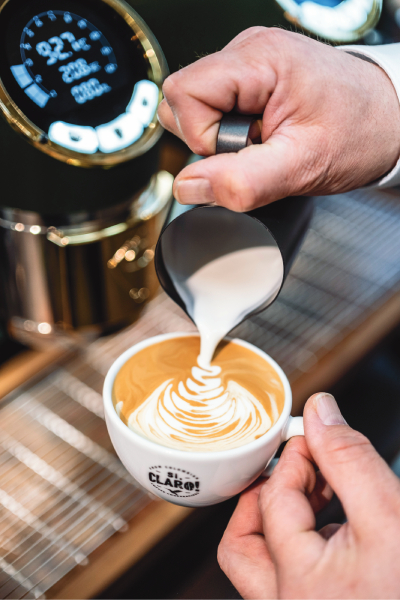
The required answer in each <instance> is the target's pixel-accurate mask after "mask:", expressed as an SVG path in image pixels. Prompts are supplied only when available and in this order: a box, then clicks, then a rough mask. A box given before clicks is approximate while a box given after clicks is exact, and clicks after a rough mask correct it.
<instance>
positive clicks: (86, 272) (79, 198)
mask: <svg viewBox="0 0 400 600" xmlns="http://www.w3.org/2000/svg"><path fill="white" fill-rule="evenodd" d="M166 75H167V64H166V61H165V58H164V55H163V53H162V51H161V48H160V46H159V45H158V42H157V40H156V38H155V37H154V35H153V34H152V33H151V31H150V29H149V28H148V27H147V25H146V24H145V23H144V21H143V20H142V19H141V18H140V16H139V15H138V14H137V13H136V12H135V11H134V10H133V9H132V8H131V7H130V6H129V5H128V4H126V3H125V2H122V1H119V0H63V1H60V0H35V1H33V2H32V0H3V2H1V4H0V113H1V115H2V117H3V118H1V119H0V256H1V297H2V300H1V309H2V314H3V317H2V318H3V319H4V321H5V322H6V324H7V327H8V330H9V331H10V333H11V335H12V336H13V337H14V338H16V339H18V340H19V341H21V342H23V343H25V344H27V345H30V346H42V345H43V344H48V343H49V342H58V341H60V342H65V343H69V342H70V341H74V342H79V341H81V340H84V339H87V338H88V337H89V338H90V337H91V336H95V335H98V334H100V333H103V332H107V331H111V330H113V329H115V328H119V327H121V326H123V325H126V324H127V323H129V322H131V321H133V320H134V319H135V318H136V317H137V316H138V314H139V313H140V310H141V308H142V307H143V305H144V303H145V301H146V300H147V299H148V298H150V297H151V296H152V295H153V294H154V292H155V290H156V288H157V283H156V277H155V273H154V268H153V256H154V247H155V244H156V241H157V238H158V235H159V232H160V229H161V225H162V223H163V221H164V219H165V215H166V212H167V211H168V208H169V205H170V202H171V198H172V196H171V190H172V181H173V177H172V175H170V174H169V173H167V172H165V171H159V167H158V165H159V143H158V141H159V139H160V136H161V133H162V128H161V126H160V124H159V123H158V120H157V107H158V104H159V102H160V100H161V97H162V94H161V86H162V83H163V80H164V79H165V77H166Z"/></svg>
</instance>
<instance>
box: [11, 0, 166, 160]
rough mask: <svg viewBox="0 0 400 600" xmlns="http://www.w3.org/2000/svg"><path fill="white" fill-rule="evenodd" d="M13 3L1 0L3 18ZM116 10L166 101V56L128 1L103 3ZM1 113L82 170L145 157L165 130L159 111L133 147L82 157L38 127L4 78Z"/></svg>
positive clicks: (31, 138)
mask: <svg viewBox="0 0 400 600" xmlns="http://www.w3.org/2000/svg"><path fill="white" fill-rule="evenodd" d="M10 1H11V0H0V18H1V13H2V11H3V9H4V7H5V6H6V5H7V4H8V3H9V2H10ZM99 2H104V3H105V4H108V5H109V6H110V7H111V8H113V9H114V10H115V11H116V12H117V13H118V14H119V15H121V17H122V18H123V19H124V21H125V22H126V23H127V24H128V25H129V27H130V28H131V29H132V32H133V34H134V35H133V36H132V39H134V38H136V39H137V40H138V41H139V42H140V44H141V46H142V48H143V58H144V60H145V61H146V62H147V64H148V77H149V80H150V81H153V82H154V83H155V84H156V85H157V86H158V88H159V100H158V102H159V103H160V102H161V100H162V91H161V87H162V84H163V81H164V79H165V77H167V75H168V66H167V63H166V60H165V57H164V54H163V52H162V50H161V48H160V46H159V44H158V42H157V40H156V38H155V36H154V35H153V33H152V32H151V31H150V29H149V27H148V26H147V25H146V23H145V22H144V21H143V20H142V19H141V17H140V16H139V15H138V14H137V13H136V11H135V10H133V8H131V6H129V4H127V3H126V2H124V0H99ZM0 110H1V112H2V113H3V115H4V116H5V118H6V120H7V121H8V123H9V124H10V125H11V127H12V128H13V129H14V130H15V131H16V132H17V133H19V134H21V135H23V136H24V137H25V139H26V140H27V141H28V142H30V143H31V144H32V145H33V146H35V148H37V149H38V150H40V151H42V152H45V153H46V154H48V155H50V156H52V157H53V158H56V159H58V160H61V161H63V162H65V163H67V164H69V165H74V166H79V167H86V168H90V167H105V168H107V167H113V166H115V165H118V164H120V163H122V162H126V161H128V160H131V159H132V158H136V157H137V156H140V155H141V154H144V153H145V152H147V151H148V150H150V148H152V146H154V144H155V143H156V142H157V141H158V140H159V138H160V137H161V134H162V132H163V129H162V127H161V125H160V123H159V121H158V119H157V112H156V114H155V115H154V117H153V120H152V121H151V123H150V124H149V125H148V126H147V127H146V129H145V131H144V133H143V135H142V136H141V137H140V139H139V140H137V141H136V142H134V143H133V144H132V145H131V146H128V147H127V148H124V149H122V150H118V151H116V152H113V153H110V154H103V153H101V152H97V153H95V154H82V153H80V152H76V151H74V150H70V149H68V148H64V147H63V146H61V145H60V144H57V143H55V142H53V141H51V140H49V139H48V137H47V134H46V132H44V131H43V130H42V129H40V128H39V127H37V126H36V125H35V124H34V123H32V121H31V120H30V119H28V117H27V116H26V115H25V114H24V113H23V112H22V111H21V110H20V109H19V108H18V106H17V105H16V104H15V102H14V101H13V100H12V98H11V96H10V95H9V94H8V92H7V90H6V88H5V86H4V84H3V81H2V80H1V78H0Z"/></svg>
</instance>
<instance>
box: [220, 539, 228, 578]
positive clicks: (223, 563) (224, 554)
mask: <svg viewBox="0 0 400 600" xmlns="http://www.w3.org/2000/svg"><path fill="white" fill-rule="evenodd" d="M217 561H218V564H219V566H220V568H221V570H222V571H223V572H224V573H226V572H227V570H228V563H229V544H228V543H227V541H226V536H225V535H224V536H223V538H222V540H221V541H220V543H219V546H218V550H217Z"/></svg>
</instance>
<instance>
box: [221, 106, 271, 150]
mask: <svg viewBox="0 0 400 600" xmlns="http://www.w3.org/2000/svg"><path fill="white" fill-rule="evenodd" d="M259 118H260V116H259V115H238V114H235V113H230V114H227V115H224V116H223V117H222V119H221V123H220V126H219V131H218V137H217V147H216V152H215V153H216V154H225V153H227V152H239V150H242V149H243V148H246V146H247V145H248V143H249V134H250V127H251V126H252V124H253V123H254V121H257V119H259Z"/></svg>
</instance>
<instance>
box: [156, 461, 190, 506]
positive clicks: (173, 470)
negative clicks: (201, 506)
mask: <svg viewBox="0 0 400 600" xmlns="http://www.w3.org/2000/svg"><path fill="white" fill-rule="evenodd" d="M148 477H149V481H150V483H151V485H152V486H153V487H155V488H156V489H157V490H158V491H159V492H162V493H163V494H168V495H169V496H174V497H175V498H188V497H191V496H197V494H199V493H200V480H199V478H198V477H197V475H193V473H190V472H189V471H186V470H185V469H178V468H177V467H170V466H164V467H162V466H161V465H157V466H154V467H150V468H149V472H148Z"/></svg>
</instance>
